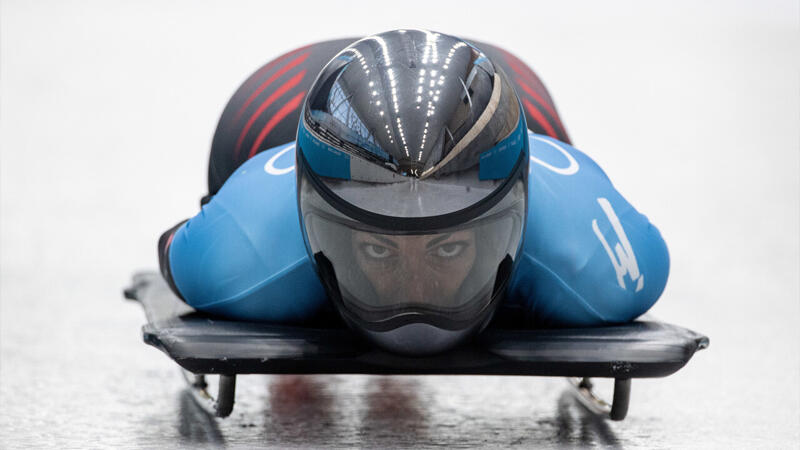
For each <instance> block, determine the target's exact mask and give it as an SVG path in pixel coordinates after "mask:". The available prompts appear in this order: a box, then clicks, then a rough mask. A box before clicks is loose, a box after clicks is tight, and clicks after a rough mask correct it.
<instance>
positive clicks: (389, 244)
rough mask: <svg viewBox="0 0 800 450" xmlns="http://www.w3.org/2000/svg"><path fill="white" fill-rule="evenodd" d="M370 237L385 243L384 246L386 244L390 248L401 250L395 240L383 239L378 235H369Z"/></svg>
mask: <svg viewBox="0 0 800 450" xmlns="http://www.w3.org/2000/svg"><path fill="white" fill-rule="evenodd" d="M369 237H371V238H373V239H377V240H379V241H381V242H383V243H384V244H386V245H388V246H390V247H393V248H399V247H398V246H397V242H395V241H393V240H391V239H388V238H385V237H383V236H379V235H377V234H370V235H369Z"/></svg>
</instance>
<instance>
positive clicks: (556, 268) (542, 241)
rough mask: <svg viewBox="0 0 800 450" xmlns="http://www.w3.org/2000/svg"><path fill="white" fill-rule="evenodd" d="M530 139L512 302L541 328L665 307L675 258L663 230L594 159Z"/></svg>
mask: <svg viewBox="0 0 800 450" xmlns="http://www.w3.org/2000/svg"><path fill="white" fill-rule="evenodd" d="M530 136H531V163H530V176H531V179H530V185H529V201H530V203H529V209H528V222H527V230H526V235H525V244H524V245H525V248H524V252H523V256H522V258H521V261H520V263H519V266H518V268H517V271H516V273H515V276H514V279H513V280H512V285H511V291H510V292H511V293H510V296H509V302H510V303H511V304H513V303H514V302H517V303H518V304H521V305H519V306H522V307H523V309H524V310H525V311H526V312H528V313H530V314H532V316H533V317H532V318H533V320H534V321H535V322H537V323H539V324H545V325H558V326H591V325H602V324H610V323H620V322H627V321H630V320H633V319H635V318H636V317H638V316H639V315H641V314H643V313H644V312H645V311H647V310H648V309H649V308H650V307H651V306H652V305H653V304H654V303H655V302H656V300H658V298H659V296H660V295H661V293H662V291H663V290H664V286H665V285H666V282H667V275H668V273H669V253H668V252H667V247H666V244H665V243H664V240H663V239H662V238H661V234H660V233H659V231H658V229H656V227H655V226H653V225H652V224H651V223H650V222H649V221H648V220H647V217H645V216H644V215H642V214H640V213H639V212H638V211H636V209H635V208H634V207H633V206H631V205H630V203H628V202H627V201H626V200H625V199H624V198H623V197H622V195H620V194H619V192H617V190H616V189H615V188H614V186H613V185H612V184H611V181H610V180H609V179H608V177H607V176H606V174H605V173H604V172H603V171H602V169H600V167H599V166H597V164H595V163H594V161H592V160H591V159H590V158H589V157H588V156H586V155H585V154H583V153H581V152H580V151H578V150H577V149H575V148H573V147H571V146H569V145H567V144H565V143H563V142H559V141H557V140H555V139H552V138H549V137H545V136H541V135H535V134H533V133H531V134H530Z"/></svg>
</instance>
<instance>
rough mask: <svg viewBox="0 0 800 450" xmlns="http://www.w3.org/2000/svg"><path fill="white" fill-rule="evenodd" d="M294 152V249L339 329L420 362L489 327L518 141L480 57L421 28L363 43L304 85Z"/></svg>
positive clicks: (497, 80) (506, 96) (492, 72)
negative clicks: (334, 311)
mask: <svg viewBox="0 0 800 450" xmlns="http://www.w3.org/2000/svg"><path fill="white" fill-rule="evenodd" d="M382 102H383V103H385V104H387V105H388V108H383V107H382V106H381V105H382ZM297 148H298V152H297V168H298V172H297V176H298V203H299V208H300V213H301V220H302V222H303V223H302V229H303V233H304V236H305V239H306V245H307V249H308V251H309V253H310V255H311V256H312V260H313V261H314V263H315V266H316V269H317V271H318V273H319V275H320V277H321V278H322V280H323V282H324V284H325V286H326V289H327V291H328V294H329V296H330V297H331V299H332V300H333V301H334V303H335V304H336V307H337V308H338V309H339V311H340V313H341V315H342V317H343V318H344V319H345V321H346V322H347V323H348V324H349V325H350V326H351V327H353V328H354V329H356V330H358V331H360V332H361V333H362V334H363V335H364V336H366V337H367V338H369V339H370V340H372V341H373V342H375V343H376V344H378V345H379V346H382V347H383V348H386V349H388V350H392V351H396V352H400V353H407V354H429V353H434V352H438V351H442V350H445V349H447V348H450V347H452V346H454V345H456V344H458V343H459V342H461V341H463V340H464V339H466V338H467V337H469V336H470V335H471V334H473V333H475V332H477V331H479V330H480V329H481V328H482V327H483V326H485V325H486V324H487V323H488V321H489V320H490V319H491V317H492V314H493V312H494V310H495V308H496V307H497V305H498V303H499V302H500V301H501V299H502V297H503V295H504V292H505V287H506V284H507V283H508V281H509V277H510V275H511V272H512V268H513V264H514V261H516V259H517V256H518V254H519V251H520V249H521V246H522V245H521V244H522V242H521V241H522V236H523V235H524V224H525V214H526V208H527V170H526V168H527V162H528V138H527V127H526V123H525V116H524V114H522V111H521V108H520V104H519V100H518V99H517V97H516V94H515V93H514V91H513V89H512V88H511V85H510V84H509V82H508V80H507V79H506V76H505V74H503V72H502V71H501V70H500V69H499V68H497V67H496V66H495V65H494V64H493V63H492V62H491V61H490V60H489V59H488V58H487V57H486V55H484V54H483V53H482V52H481V51H480V50H479V49H477V48H475V47H474V46H472V45H471V44H468V43H466V42H464V41H462V40H460V39H458V38H454V37H452V36H447V35H444V34H441V33H434V32H429V31H418V30H403V31H402V32H401V31H394V32H387V33H383V34H380V35H377V36H372V37H368V38H365V39H362V40H360V41H358V42H356V43H354V44H352V45H351V46H350V47H348V48H346V49H344V50H343V51H341V52H340V53H339V54H338V55H337V56H336V57H334V58H333V59H332V60H331V61H330V62H329V63H328V64H327V65H326V66H325V68H323V70H322V72H321V73H320V75H319V76H318V77H317V80H316V81H315V83H314V85H313V86H312V88H311V90H310V91H309V95H308V96H307V97H306V101H305V104H304V108H303V112H302V115H301V120H300V125H299V127H298V135H297Z"/></svg>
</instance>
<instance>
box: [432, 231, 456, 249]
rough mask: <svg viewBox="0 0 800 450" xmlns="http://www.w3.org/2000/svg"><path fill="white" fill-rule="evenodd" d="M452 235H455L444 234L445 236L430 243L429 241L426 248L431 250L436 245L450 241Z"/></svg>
mask: <svg viewBox="0 0 800 450" xmlns="http://www.w3.org/2000/svg"><path fill="white" fill-rule="evenodd" d="M452 235H453V233H447V234H443V235H441V236H439V237H436V238H433V239H431V240H430V241H428V243H427V244H425V248H431V247H433V246H434V245H436V244H438V243H439V242H442V241H446V240H447V239H450V236H452Z"/></svg>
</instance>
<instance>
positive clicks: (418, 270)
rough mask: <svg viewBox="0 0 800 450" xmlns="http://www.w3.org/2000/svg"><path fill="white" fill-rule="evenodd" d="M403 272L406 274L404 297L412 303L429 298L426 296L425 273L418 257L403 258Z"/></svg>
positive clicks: (421, 301) (425, 300)
mask: <svg viewBox="0 0 800 450" xmlns="http://www.w3.org/2000/svg"><path fill="white" fill-rule="evenodd" d="M404 273H406V274H408V275H407V279H406V280H405V281H406V298H407V299H408V301H409V302H412V303H423V302H427V301H429V300H431V299H429V298H426V297H427V295H428V291H429V289H428V288H427V278H428V277H427V275H426V270H425V267H423V265H422V263H421V261H420V260H419V259H418V258H413V257H412V258H404Z"/></svg>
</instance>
